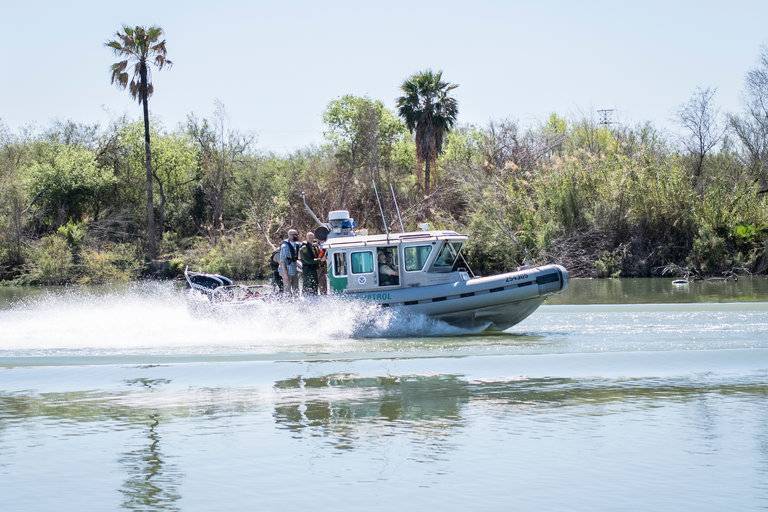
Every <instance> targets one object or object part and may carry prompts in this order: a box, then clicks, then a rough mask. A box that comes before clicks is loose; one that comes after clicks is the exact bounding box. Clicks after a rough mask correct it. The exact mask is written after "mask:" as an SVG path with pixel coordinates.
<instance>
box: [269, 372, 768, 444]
mask: <svg viewBox="0 0 768 512" xmlns="http://www.w3.org/2000/svg"><path fill="white" fill-rule="evenodd" d="M275 391H276V393H277V399H276V405H275V407H274V413H273V417H274V419H275V421H276V422H277V424H278V425H279V426H280V427H281V428H284V429H286V430H288V431H290V432H291V433H292V434H293V435H294V436H295V437H297V438H301V437H302V436H303V435H307V436H309V437H316V436H318V435H320V436H327V437H328V438H329V439H330V440H331V444H332V445H333V446H335V447H336V448H340V449H351V448H354V447H355V444H356V443H357V442H358V441H360V439H361V438H362V437H363V435H368V436H369V438H370V437H372V436H371V433H372V432H374V434H373V436H378V435H381V433H382V432H381V429H386V428H388V427H391V426H395V427H396V428H398V429H400V430H407V431H408V432H409V433H410V434H412V435H416V436H426V437H430V436H432V437H434V438H436V439H438V438H439V439H445V438H446V437H447V436H450V435H452V434H454V433H455V431H456V430H457V429H459V428H461V427H463V426H464V425H465V424H466V422H467V421H468V419H469V417H470V416H471V415H472V414H473V413H472V412H470V411H469V409H470V408H471V407H473V406H480V405H483V406H484V407H485V409H484V410H483V414H486V413H488V412H489V411H488V408H489V407H490V408H492V409H496V410H498V412H500V413H504V414H507V415H509V414H510V413H511V414H513V415H514V414H517V413H519V414H530V413H531V412H534V413H535V412H536V411H537V410H539V411H547V410H551V409H552V408H563V407H572V408H575V410H574V411H572V413H573V414H578V415H595V414H598V415H600V414H609V413H610V411H609V410H607V409H605V408H604V407H603V406H606V405H610V404H622V403H631V404H633V405H640V406H643V405H647V406H650V407H658V406H659V404H663V403H670V402H674V401H688V400H692V399H696V400H698V399H700V398H702V397H705V396H708V395H713V394H714V395H720V396H735V397H758V398H759V399H764V398H765V397H766V396H768V384H766V383H765V376H764V375H755V376H753V377H752V378H744V379H743V380H742V381H740V382H718V381H717V380H716V379H709V380H708V379H707V378H702V379H701V380H697V379H690V378H679V379H664V380H659V379H627V380H609V379H568V378H536V379H528V378H520V379H511V380H469V379H465V378H464V377H463V376H461V375H431V376H419V375H411V376H399V377H391V376H388V377H359V376H355V375H351V374H332V375H326V376H319V377H311V378H309V377H302V376H298V377H294V378H291V379H285V380H280V381H277V382H276V383H275ZM584 406H593V407H590V408H588V409H584ZM508 417H509V416H508ZM371 425H373V426H376V427H380V428H379V430H378V431H377V430H376V429H371V428H369V427H370V426H371ZM699 427H700V428H703V429H704V430H705V431H706V432H707V436H708V442H710V443H711V442H714V437H716V435H717V434H716V432H714V431H713V428H712V426H711V425H707V422H706V421H704V422H703V424H702V425H699Z"/></svg>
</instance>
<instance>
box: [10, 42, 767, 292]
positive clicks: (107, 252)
mask: <svg viewBox="0 0 768 512" xmlns="http://www.w3.org/2000/svg"><path fill="white" fill-rule="evenodd" d="M106 45H107V47H108V48H109V49H110V50H111V51H113V52H114V54H115V55H116V56H117V58H118V60H117V61H116V62H115V63H114V64H113V65H112V66H111V68H110V70H109V78H110V80H111V81H112V83H114V84H116V85H118V86H119V87H121V88H124V89H127V91H128V93H129V94H130V95H131V96H132V97H133V98H135V99H136V100H137V101H138V103H139V106H140V108H141V112H142V119H141V120H140V121H134V120H132V119H129V118H127V117H122V118H119V119H116V120H113V121H112V122H111V123H110V124H108V125H105V126H99V125H96V124H87V123H78V122H75V121H63V122H54V123H52V124H51V125H50V126H48V127H47V128H45V129H43V130H37V131H34V132H33V131H30V130H25V129H22V130H16V131H11V130H10V129H8V128H7V127H5V126H4V125H2V123H0V242H1V244H0V280H1V281H3V282H13V283H30V284H33V283H40V284H59V283H69V282H82V283H98V282H109V281H122V280H129V279H135V278H138V277H142V276H144V277H146V276H158V277H159V276H163V277H171V276H173V275H176V274H178V272H179V271H180V270H182V269H183V267H184V266H185V265H190V266H193V267H195V268H197V269H202V270H208V271H216V272H221V273H224V274H228V275H231V276H233V277H237V278H257V277H260V276H263V275H265V274H266V273H267V264H266V259H267V256H268V254H269V253H270V252H271V250H272V248H273V247H274V246H275V245H276V244H277V243H278V242H279V240H280V239H281V238H282V236H283V235H284V232H285V231H286V230H287V229H288V228H289V227H297V228H300V229H308V228H311V227H313V221H312V219H310V218H309V217H308V216H307V215H306V213H305V212H304V211H303V208H302V204H303V203H302V196H303V195H304V196H306V199H307V201H308V202H309V203H310V204H311V205H312V206H313V208H314V209H315V210H316V211H318V212H326V211H329V210H333V209H339V208H345V209H348V210H350V211H351V212H353V215H354V216H355V217H356V218H357V220H358V223H359V224H360V225H361V226H362V227H366V228H368V229H369V231H372V232H376V231H381V230H383V226H382V221H381V217H380V214H379V210H378V206H377V203H376V199H375V196H374V192H373V187H372V184H373V183H377V184H378V186H379V190H381V191H388V190H389V186H390V185H391V186H392V188H393V189H394V190H395V192H396V194H397V199H398V201H399V203H400V210H401V212H402V216H403V221H404V222H405V224H406V228H407V229H415V227H416V224H417V223H419V222H422V221H428V222H430V223H431V224H432V225H433V226H434V227H436V228H449V229H455V230H458V231H462V232H466V233H467V234H469V235H470V237H471V240H470V242H469V243H468V244H467V246H466V249H465V250H466V256H467V260H468V263H469V265H470V266H471V267H472V268H473V269H474V270H475V272H476V273H483V274H487V273H491V272H500V271H506V270H509V269H512V268H514V267H516V266H518V265H520V264H523V263H535V262H544V261H557V262H561V263H563V264H565V265H566V266H567V267H568V268H569V269H571V270H572V271H573V272H574V273H575V274H576V275H582V276H602V277H607V276H654V275H665V274H666V275H671V274H680V273H689V274H698V275H722V274H723V273H739V272H743V273H766V271H768V194H767V193H766V192H768V167H767V166H766V165H767V164H768V109H767V108H766V107H765V105H768V51H766V50H763V52H762V53H761V55H760V59H759V61H758V63H757V65H756V66H755V68H754V69H753V70H751V71H750V72H749V73H748V74H747V77H746V80H745V90H744V97H745V101H744V106H743V109H742V111H741V112H738V113H729V114H724V113H722V112H720V111H719V110H718V108H717V106H716V101H715V100H716V91H715V90H714V89H711V88H699V89H697V90H696V91H694V93H693V94H692V96H691V97H690V98H689V99H688V100H687V101H685V102H684V103H682V104H681V106H680V108H679V111H678V112H677V118H678V123H679V128H680V130H679V131H680V133H681V135H679V136H678V135H670V134H667V133H665V132H663V131H661V130H659V129H657V128H656V127H654V126H653V125H652V124H651V123H650V122H648V123H644V124H639V125H633V126H627V125H610V126H609V125H604V124H600V123H598V122H596V121H595V120H594V119H592V118H590V117H589V116H587V117H583V118H578V119H566V118H564V117H561V116H558V115H555V114H553V115H551V116H550V117H549V118H548V119H546V120H542V121H541V122H540V123H538V124H536V125H534V126H528V127H523V126H520V125H519V123H517V122H515V121H512V120H496V121H492V122H490V123H488V124H487V125H485V126H473V125H461V124H458V119H459V105H458V103H457V101H456V99H455V98H454V97H453V96H452V91H453V90H454V89H455V88H456V87H457V85H456V84H452V83H450V82H447V81H445V80H444V78H443V75H442V73H441V72H433V71H430V70H427V71H423V72H420V73H416V74H414V75H413V76H411V77H408V78H407V79H406V80H404V82H403V84H402V86H401V90H400V91H399V96H398V97H397V98H396V100H395V104H396V109H395V110H394V111H393V110H390V109H388V108H387V107H386V106H385V105H384V103H383V102H382V101H380V100H377V99H371V98H367V97H359V96H352V95H346V96H341V97H339V98H338V99H336V100H333V101H332V102H330V104H329V105H328V106H327V108H326V110H325V113H324V117H323V121H324V125H325V130H324V139H323V143H322V144H320V145H317V146H312V147H308V148H304V149H301V150H298V151H294V152H292V153H290V154H287V155H281V154H276V153H273V152H269V151H267V150H264V149H261V148H259V147H258V145H257V144H256V141H255V139H254V138H253V137H252V136H251V135H249V134H246V133H242V132H240V131H238V130H235V129H233V128H232V127H231V126H230V125H229V123H228V120H227V114H226V109H225V108H224V106H223V105H221V104H216V105H215V106H214V109H213V112H212V113H211V114H210V115H208V116H202V117H201V116H198V115H196V114H193V113H191V114H189V116H188V117H187V119H186V121H185V122H184V123H182V124H180V125H179V126H176V127H172V128H169V127H165V126H162V125H160V124H158V123H154V122H153V121H152V119H151V118H150V113H151V110H150V108H149V102H150V98H151V96H152V92H153V90H154V85H153V83H152V73H151V71H152V67H154V69H155V70H161V69H163V68H166V67H168V66H171V64H172V63H171V61H170V60H169V59H168V51H167V48H166V41H165V40H164V38H163V33H162V30H161V29H160V28H158V27H147V28H145V27H123V28H122V29H121V30H120V31H119V32H118V33H117V34H116V35H115V37H114V38H113V39H111V40H110V41H108V42H107V43H106ZM393 96H394V94H393ZM382 195H383V198H382V199H383V203H384V205H383V206H384V209H385V216H386V221H387V223H388V224H390V226H389V227H390V228H392V229H399V222H398V221H397V219H396V218H395V216H394V215H393V213H394V205H393V203H392V199H391V197H389V195H388V194H382Z"/></svg>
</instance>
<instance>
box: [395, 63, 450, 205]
mask: <svg viewBox="0 0 768 512" xmlns="http://www.w3.org/2000/svg"><path fill="white" fill-rule="evenodd" d="M457 87H458V85H457V84H451V83H448V82H444V81H443V72H442V71H438V72H437V73H433V72H432V70H427V71H422V72H420V73H416V74H415V75H413V76H411V77H409V78H408V79H407V80H406V81H405V82H403V85H401V86H400V89H401V90H402V91H403V95H402V96H400V97H399V98H397V112H398V114H400V117H402V118H403V121H405V125H406V126H407V127H408V130H409V131H410V132H411V133H413V134H415V140H416V159H417V162H418V163H417V166H418V174H419V176H418V179H419V182H421V167H422V163H423V165H424V194H425V195H427V196H428V195H429V189H430V182H431V180H430V170H431V169H433V168H434V167H435V162H436V161H437V157H438V156H439V155H440V153H442V152H443V139H444V137H445V134H446V133H448V132H449V131H450V130H451V128H452V127H453V125H454V123H456V116H457V115H458V113H459V105H458V102H457V101H456V98H452V97H450V96H449V95H448V94H449V93H450V92H451V91H452V90H453V89H455V88H457ZM420 185H421V183H420Z"/></svg>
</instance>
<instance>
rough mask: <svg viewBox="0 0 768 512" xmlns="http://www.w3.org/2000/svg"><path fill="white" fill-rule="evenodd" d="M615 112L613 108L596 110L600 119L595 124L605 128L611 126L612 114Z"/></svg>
mask: <svg viewBox="0 0 768 512" xmlns="http://www.w3.org/2000/svg"><path fill="white" fill-rule="evenodd" d="M615 111H616V109H615V108H603V109H598V110H597V115H598V116H599V117H600V120H599V121H598V122H597V124H599V125H601V126H604V127H605V128H608V127H609V126H611V125H612V124H613V123H614V121H613V113H614V112H615Z"/></svg>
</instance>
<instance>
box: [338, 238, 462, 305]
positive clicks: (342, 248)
mask: <svg viewBox="0 0 768 512" xmlns="http://www.w3.org/2000/svg"><path fill="white" fill-rule="evenodd" d="M466 240H467V237H466V236H465V235H460V234H458V233H456V232H454V231H414V232H408V233H394V234H392V233H390V234H384V235H365V236H355V235H353V236H340V237H330V238H328V239H327V240H326V241H325V242H323V248H325V249H326V250H327V262H328V281H329V284H330V288H329V289H330V290H331V291H332V292H334V293H341V292H373V291H380V290H389V289H396V288H408V287H413V286H427V285H435V284H445V283H451V282H456V281H461V280H467V279H469V276H468V275H467V271H466V268H465V267H464V265H465V264H464V262H463V261H464V260H463V258H461V257H460V252H461V248H462V246H463V244H464V242H466Z"/></svg>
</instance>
